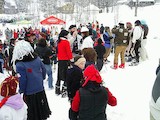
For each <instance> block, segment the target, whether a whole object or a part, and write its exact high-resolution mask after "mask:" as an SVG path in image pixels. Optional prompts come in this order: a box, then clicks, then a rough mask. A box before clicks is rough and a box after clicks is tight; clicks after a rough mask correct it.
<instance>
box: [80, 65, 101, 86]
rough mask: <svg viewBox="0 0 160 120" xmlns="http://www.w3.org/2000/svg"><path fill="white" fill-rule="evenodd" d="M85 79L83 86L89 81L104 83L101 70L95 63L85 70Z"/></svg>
mask: <svg viewBox="0 0 160 120" xmlns="http://www.w3.org/2000/svg"><path fill="white" fill-rule="evenodd" d="M83 75H84V79H85V82H84V84H83V85H82V86H83V87H84V86H85V85H86V84H87V83H88V81H95V82H97V83H102V78H101V75H100V74H99V71H98V70H97V69H96V68H95V66H94V65H89V66H88V67H87V68H86V69H85V70H84V74H83Z"/></svg>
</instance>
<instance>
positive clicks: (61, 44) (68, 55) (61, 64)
mask: <svg viewBox="0 0 160 120" xmlns="http://www.w3.org/2000/svg"><path fill="white" fill-rule="evenodd" d="M68 34H69V32H68V31H67V30H62V31H61V32H60V34H59V37H58V44H57V58H58V73H57V82H56V88H55V93H56V94H57V95H59V94H61V93H62V97H65V96H66V95H67V94H66V93H67V87H66V86H67V84H66V75H67V69H68V66H69V65H70V60H71V59H72V57H73V56H72V51H71V47H70V43H69V41H68ZM61 81H64V83H63V86H62V92H61V91H60V85H61Z"/></svg>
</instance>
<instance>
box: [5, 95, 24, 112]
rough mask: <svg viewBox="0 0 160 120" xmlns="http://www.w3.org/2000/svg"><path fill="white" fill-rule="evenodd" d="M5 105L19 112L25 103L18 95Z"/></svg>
mask: <svg viewBox="0 0 160 120" xmlns="http://www.w3.org/2000/svg"><path fill="white" fill-rule="evenodd" d="M5 105H7V106H10V107H11V108H13V109H15V110H19V109H21V108H22V107H23V105H24V101H23V99H22V97H21V95H20V94H16V95H13V96H11V97H9V98H8V100H7V101H6V103H5Z"/></svg>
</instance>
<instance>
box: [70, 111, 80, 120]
mask: <svg viewBox="0 0 160 120" xmlns="http://www.w3.org/2000/svg"><path fill="white" fill-rule="evenodd" d="M69 119H70V120H78V112H74V111H73V110H72V109H71V108H70V109H69Z"/></svg>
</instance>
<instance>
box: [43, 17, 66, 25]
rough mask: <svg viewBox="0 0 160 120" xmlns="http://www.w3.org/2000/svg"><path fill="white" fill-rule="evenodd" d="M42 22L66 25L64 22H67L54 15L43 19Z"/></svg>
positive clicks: (44, 23)
mask: <svg viewBox="0 0 160 120" xmlns="http://www.w3.org/2000/svg"><path fill="white" fill-rule="evenodd" d="M40 23H41V24H42V25H64V24H66V22H65V21H63V20H61V19H59V18H57V17H54V16H50V17H48V18H46V19H44V20H42V21H41V22H40Z"/></svg>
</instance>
